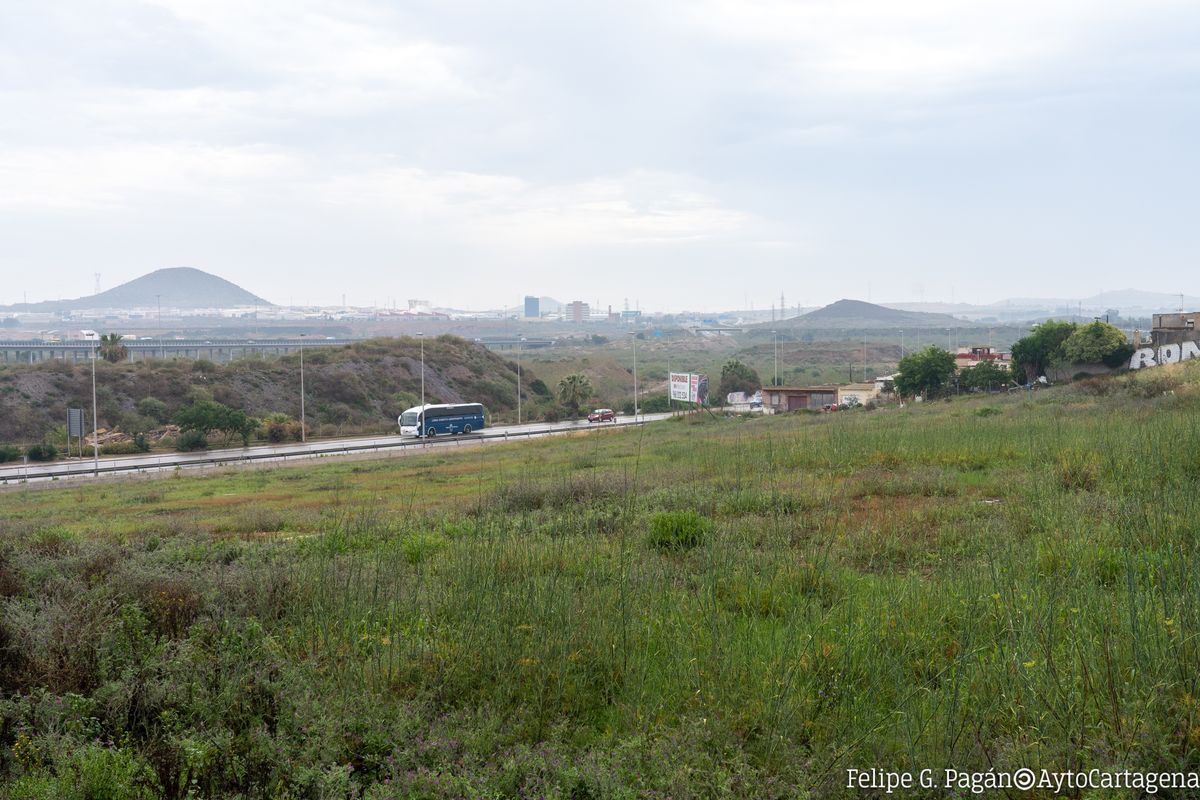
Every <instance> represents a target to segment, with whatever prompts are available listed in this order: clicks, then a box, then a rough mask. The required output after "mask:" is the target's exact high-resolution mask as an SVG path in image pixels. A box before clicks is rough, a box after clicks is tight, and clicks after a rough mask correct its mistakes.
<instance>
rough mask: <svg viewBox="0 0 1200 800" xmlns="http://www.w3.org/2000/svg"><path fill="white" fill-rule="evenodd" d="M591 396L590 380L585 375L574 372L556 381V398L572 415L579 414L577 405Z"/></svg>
mask: <svg viewBox="0 0 1200 800" xmlns="http://www.w3.org/2000/svg"><path fill="white" fill-rule="evenodd" d="M591 396H592V382H591V381H589V380H588V379H587V376H586V375H583V374H581V373H578V372H576V373H574V374H573V375H568V376H567V377H565V378H563V379H562V380H561V381H559V382H558V399H559V400H560V401H561V402H562V404H563V405H564V406H566V407H567V410H568V411H570V412H571V416H572V417H578V416H579V407H580V406H581V405H583V404H584V403H586V402H587V401H588V398H590V397H591Z"/></svg>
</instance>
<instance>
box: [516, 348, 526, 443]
mask: <svg viewBox="0 0 1200 800" xmlns="http://www.w3.org/2000/svg"><path fill="white" fill-rule="evenodd" d="M524 343H525V337H524V336H522V337H520V338H519V339H518V340H517V424H518V425H520V424H521V346H522V345H523V344H524Z"/></svg>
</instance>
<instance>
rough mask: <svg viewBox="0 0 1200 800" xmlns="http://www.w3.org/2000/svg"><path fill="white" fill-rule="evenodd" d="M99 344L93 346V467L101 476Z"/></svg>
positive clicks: (94, 473) (94, 471)
mask: <svg viewBox="0 0 1200 800" xmlns="http://www.w3.org/2000/svg"><path fill="white" fill-rule="evenodd" d="M97 349H98V345H97V346H95V347H92V469H93V475H94V476H95V477H97V478H99V477H100V424H99V421H98V420H97V419H96V351H97Z"/></svg>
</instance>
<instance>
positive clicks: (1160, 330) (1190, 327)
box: [1135, 311, 1200, 347]
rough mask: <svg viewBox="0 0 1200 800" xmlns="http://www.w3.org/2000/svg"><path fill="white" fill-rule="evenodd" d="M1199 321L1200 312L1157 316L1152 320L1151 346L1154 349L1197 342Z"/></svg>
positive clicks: (1181, 312) (1179, 312)
mask: <svg viewBox="0 0 1200 800" xmlns="http://www.w3.org/2000/svg"><path fill="white" fill-rule="evenodd" d="M1197 319H1200V311H1178V312H1173V313H1170V314H1155V315H1154V316H1153V317H1152V318H1151V325H1150V344H1151V345H1153V346H1154V347H1161V346H1163V345H1164V344H1183V343H1184V342H1194V341H1196V338H1197V336H1196V320H1197ZM1135 344H1137V342H1135Z"/></svg>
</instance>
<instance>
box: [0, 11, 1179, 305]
mask: <svg viewBox="0 0 1200 800" xmlns="http://www.w3.org/2000/svg"><path fill="white" fill-rule="evenodd" d="M1198 32H1200V7H1197V6H1195V4H1190V3H1184V2H1178V1H1176V0H1153V1H1152V2H1147V3H1136V4H1134V3H1128V2H1118V1H1117V0H1096V1H1095V2H1092V3H1087V4H1079V3H1074V2H1066V0H1058V1H1057V2H1054V1H1051V2H1045V1H1042V2H1034V1H1033V0H1005V2H1000V1H999V0H982V1H981V2H977V3H970V4H960V3H950V2H946V1H945V0H913V2H909V3H895V2H888V1H887V0H857V1H854V0H852V1H850V2H845V3H826V2H802V1H801V2H785V1H784V0H700V2H684V1H683V0H664V2H661V3H655V4H650V5H647V4H644V3H632V2H620V1H618V2H616V3H612V4H605V5H604V6H602V7H595V8H592V7H578V6H562V5H560V4H549V3H544V2H543V3H538V2H517V3H514V4H503V5H497V4H492V3H483V2H478V1H477V0H464V2H461V3H456V4H452V5H443V4H419V5H409V4H395V3H390V2H386V0H339V2H333V0H299V2H296V1H295V0H288V1H287V2H285V0H260V2H255V3H249V4H247V3H235V2H233V1H232V0H144V1H143V2H138V3H129V2H123V1H122V0H103V1H102V2H101V3H99V4H97V3H95V2H91V0H64V2H61V3H55V4H19V3H12V4H7V5H6V6H4V7H3V8H0V92H2V93H3V95H4V98H5V100H4V105H5V111H6V113H5V114H4V116H3V118H2V119H0V145H2V146H0V241H3V242H4V247H3V248H0V275H2V276H3V280H2V281H0V305H5V304H11V303H18V302H22V300H23V299H25V298H26V297H27V298H28V299H29V300H30V301H35V300H39V299H58V298H71V297H79V296H83V295H88V294H91V293H92V289H93V283H94V275H95V273H100V275H101V282H102V288H111V287H114V286H116V285H118V284H120V283H122V282H125V281H128V280H131V279H133V278H136V277H138V276H139V275H142V274H145V273H147V272H150V271H152V270H154V269H158V268H161V267H170V266H193V267H197V268H199V269H203V270H206V271H209V272H212V273H214V274H217V275H220V276H222V277H224V278H227V279H229V280H231V281H234V282H235V283H238V284H239V285H241V286H243V287H244V288H245V289H247V290H248V291H250V292H252V293H254V294H257V295H260V296H262V297H265V298H268V299H271V300H274V301H275V302H279V303H292V304H296V305H301V304H304V305H318V304H328V303H330V302H336V301H338V300H339V299H340V298H341V296H342V295H343V294H345V296H346V298H347V304H350V305H357V306H373V305H378V306H383V305H386V304H387V301H388V300H389V299H393V300H395V301H397V302H398V303H401V304H403V303H404V302H406V300H407V299H408V298H413V297H421V298H430V299H431V300H433V301H434V302H435V303H437V304H438V305H442V306H454V307H461V308H494V307H497V306H500V305H502V306H504V307H507V308H514V309H515V308H519V307H521V306H522V302H523V298H524V296H525V295H526V294H537V295H540V296H551V297H555V298H558V299H560V300H561V301H562V302H564V303H566V302H570V301H572V300H582V301H584V302H588V303H591V304H594V303H595V302H596V301H597V300H599V301H600V303H601V304H602V305H604V306H607V305H608V303H609V300H608V298H606V297H605V296H604V291H609V292H612V293H614V294H619V295H620V297H619V298H618V299H616V300H614V301H612V305H613V307H614V308H620V307H621V306H622V305H623V301H624V298H625V297H626V296H628V297H629V298H630V301H631V303H633V302H635V301H636V302H637V303H639V304H640V305H641V307H642V308H645V309H659V310H664V311H678V310H682V309H696V310H701V309H706V310H719V309H728V308H737V307H739V306H741V307H748V306H749V305H750V304H753V306H754V307H755V308H756V309H762V310H765V309H769V307H770V306H771V305H772V304H773V303H776V302H777V298H778V295H779V293H780V291H783V292H784V293H785V295H786V297H787V299H788V305H789V307H790V306H793V305H794V304H797V303H799V304H802V305H804V306H806V307H814V306H821V305H825V304H828V303H830V302H833V301H835V300H838V299H840V298H843V297H850V298H857V299H863V300H870V301H872V302H883V303H904V302H919V301H925V302H937V301H942V302H951V301H957V302H964V301H965V302H971V303H974V304H978V305H986V304H990V303H994V302H997V301H999V300H1002V299H1005V298H1009V297H1051V298H1054V297H1061V298H1072V297H1087V296H1090V295H1094V294H1097V293H1099V292H1102V291H1104V290H1111V289H1124V288H1126V287H1132V288H1138V289H1150V290H1153V291H1161V292H1167V293H1170V292H1185V293H1187V294H1197V293H1200V291H1198V290H1200V287H1198V286H1195V285H1194V284H1195V282H1194V281H1192V278H1191V277H1190V276H1191V275H1192V274H1193V262H1194V260H1195V256H1196V253H1197V252H1200V226H1196V225H1195V223H1194V220H1195V218H1196V216H1197V215H1196V211H1197V200H1196V195H1195V191H1194V187H1195V185H1196V183H1197V178H1198V177H1200V174H1198V173H1200V168H1198V167H1200V159H1198V158H1197V155H1196V147H1195V142H1196V141H1197V140H1198V138H1200V137H1198V136H1197V133H1198V130H1197V128H1198V127H1200V126H1198V124H1197V123H1198V122H1200V103H1198V102H1197V99H1198V98H1197V96H1196V95H1197V91H1198V90H1197V86H1200V82H1198V81H1197V77H1200V62H1198V61H1197V59H1196V58H1195V55H1194V41H1195V38H1196V35H1197V33H1198ZM1189 282H1192V283H1189ZM585 287H587V288H586V289H585Z"/></svg>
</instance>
